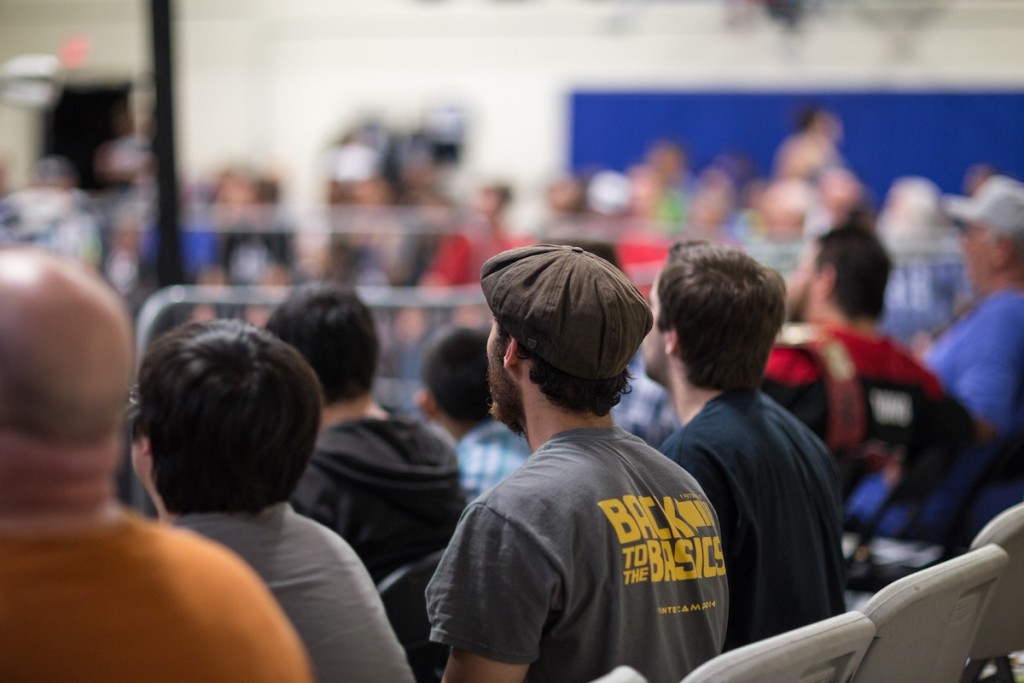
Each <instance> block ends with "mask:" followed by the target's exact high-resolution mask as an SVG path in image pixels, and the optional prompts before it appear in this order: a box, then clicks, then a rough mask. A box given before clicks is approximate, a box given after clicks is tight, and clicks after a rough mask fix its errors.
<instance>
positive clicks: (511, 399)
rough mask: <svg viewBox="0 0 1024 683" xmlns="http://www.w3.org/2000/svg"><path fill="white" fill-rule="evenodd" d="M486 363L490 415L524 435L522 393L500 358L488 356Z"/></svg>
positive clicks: (524, 417) (524, 418)
mask: <svg viewBox="0 0 1024 683" xmlns="http://www.w3.org/2000/svg"><path fill="white" fill-rule="evenodd" d="M488 361H489V362H488V363H487V386H488V387H490V390H491V410H490V413H491V417H493V418H494V419H495V420H497V421H498V422H501V423H503V424H504V425H505V426H507V427H508V428H509V429H511V430H512V431H513V433H515V434H518V435H520V436H525V435H526V413H525V411H524V410H523V395H522V393H521V392H520V391H519V387H517V386H516V385H515V384H514V383H513V382H512V380H511V379H510V378H509V376H508V371H507V370H506V369H505V367H504V365H502V362H501V358H500V357H498V358H495V357H493V356H490V357H489V358H488Z"/></svg>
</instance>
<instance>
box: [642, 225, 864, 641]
mask: <svg viewBox="0 0 1024 683" xmlns="http://www.w3.org/2000/svg"><path fill="white" fill-rule="evenodd" d="M651 305H652V308H653V312H654V319H655V328H654V329H653V330H652V331H651V333H650V334H649V335H648V337H647V339H646V340H645V341H644V347H643V348H644V361H645V363H646V367H647V373H648V374H649V375H650V376H651V377H652V378H653V379H655V380H656V381H658V382H660V383H661V384H663V385H664V386H665V387H666V388H667V389H668V391H669V394H670V396H671V397H672V403H673V405H674V407H675V409H676V413H677V414H678V415H679V419H680V422H681V423H682V427H680V428H679V429H678V430H676V431H675V432H674V433H673V434H672V435H671V436H670V437H669V438H668V439H667V440H666V441H665V443H664V444H663V445H662V447H661V450H662V452H663V453H665V454H666V455H667V456H668V457H669V458H671V459H672V460H674V461H675V462H677V463H679V464H680V465H682V466H683V467H684V468H685V469H686V470H687V471H689V472H690V474H692V475H693V476H694V478H696V479H697V481H698V482H699V483H700V485H701V486H702V487H703V488H704V491H705V492H706V494H707V496H708V499H709V500H710V501H711V504H712V505H713V506H714V508H715V510H716V512H717V513H718V518H719V521H720V523H721V529H722V546H723V550H724V552H725V560H726V566H727V567H728V568H729V569H728V574H727V576H728V579H729V592H730V596H731V599H730V604H729V626H728V631H727V633H726V640H725V647H726V649H730V648H735V647H739V646H741V645H745V644H747V643H751V642H754V641H757V640H761V639H763V638H767V637H769V636H773V635H776V634H778V633H782V632H783V631H787V630H791V629H793V628H797V627H799V626H803V625H806V624H809V623H812V622H814V621H819V620H821V619H825V618H827V617H830V616H833V615H835V614H839V613H840V612H842V611H844V609H845V606H844V603H843V590H844V587H845V577H844V564H843V556H842V549H841V546H840V539H841V535H842V504H841V502H840V493H839V480H838V474H837V472H836V467H835V463H834V461H833V458H832V456H831V455H830V454H829V452H828V451H827V450H826V448H825V445H824V444H823V443H822V442H821V441H820V440H819V439H818V438H817V437H816V436H815V435H814V434H813V433H812V432H811V431H810V430H809V429H808V428H807V427H805V426H804V425H803V424H802V423H801V422H799V421H798V420H797V419H796V418H795V417H793V416H792V415H791V414H790V413H788V412H787V411H786V410H785V409H783V408H782V407H781V406H779V404H777V403H776V402H775V401H773V400H772V399H771V398H769V397H768V396H766V395H765V394H763V393H762V392H761V391H760V390H759V387H760V385H761V381H762V377H763V375H764V368H765V363H766V362H767V359H768V353H769V351H770V350H771V347H772V343H773V341H774V339H775V336H776V334H777V333H778V331H779V328H780V327H781V326H782V321H783V317H784V309H785V284H784V283H783V280H782V277H781V276H780V275H779V274H778V273H777V272H775V271H773V270H771V269H769V268H766V267H765V266H762V265H761V264H759V263H758V262H757V261H755V260H754V259H753V258H751V257H749V256H747V255H746V254H744V253H743V252H741V251H739V250H737V249H733V248H728V247H724V246H721V245H717V244H712V243H708V242H686V243H680V244H676V245H675V246H674V247H673V248H672V250H671V251H670V252H669V256H668V260H667V262H666V264H665V266H664V267H663V268H662V270H661V272H660V273H659V274H658V278H657V281H656V283H655V287H654V289H653V290H652V293H651Z"/></svg>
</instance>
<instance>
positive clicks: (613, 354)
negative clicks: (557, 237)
mask: <svg viewBox="0 0 1024 683" xmlns="http://www.w3.org/2000/svg"><path fill="white" fill-rule="evenodd" d="M480 286H481V287H482V288H483V290H484V296H485V297H486V298H487V304H488V305H489V306H490V307H491V311H492V312H493V313H494V318H495V319H496V320H497V321H498V323H499V324H500V325H501V326H502V327H503V328H505V330H507V331H508V333H509V334H511V335H512V336H513V337H515V339H516V340H518V341H519V343H520V344H523V345H524V346H525V347H526V348H527V349H529V350H530V351H531V352H533V353H535V354H536V355H537V356H539V357H540V358H542V359H543V360H545V361H547V362H548V363H550V364H551V365H553V366H554V367H556V368H558V369H559V370H561V371H562V372H565V373H568V374H570V375H572V376H573V377H578V378H580V379H588V380H601V379H610V378H612V377H615V376H617V375H618V374H619V373H621V372H622V371H623V370H625V369H626V366H627V365H628V364H629V361H630V360H631V359H632V358H633V355H634V354H635V353H636V350H637V349H638V348H639V347H640V343H641V342H642V341H643V339H644V337H645V336H646V335H647V333H648V332H649V331H650V329H651V326H652V325H653V324H654V318H653V316H652V315H651V308H650V306H648V305H647V301H646V300H645V299H644V297H643V295H641V294H640V292H639V291H638V290H637V288H636V287H635V286H634V285H633V283H632V282H630V281H629V279H628V278H627V277H626V276H625V275H624V274H623V273H622V271H620V270H619V269H618V268H616V267H615V266H613V265H612V264H610V263H608V262H607V261H605V260H604V259H603V258H601V257H600V256H595V255H594V254H591V253H590V252H587V251H584V250H583V249H582V248H581V247H571V246H562V245H554V244H537V245H534V246H530V247H521V248H519V249H511V250H509V251H506V252H503V253H501V254H498V255H497V256H495V257H493V258H491V259H489V260H488V261H487V262H486V263H485V264H484V266H483V268H482V269H481V271H480Z"/></svg>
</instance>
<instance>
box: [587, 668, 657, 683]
mask: <svg viewBox="0 0 1024 683" xmlns="http://www.w3.org/2000/svg"><path fill="white" fill-rule="evenodd" d="M590 683H647V679H646V678H644V677H643V674H641V673H640V672H639V671H637V670H636V669H634V668H633V667H631V666H617V667H615V668H614V669H612V671H611V673H607V674H605V675H604V676H601V677H600V678H595V679H594V680H592V681H591V682H590Z"/></svg>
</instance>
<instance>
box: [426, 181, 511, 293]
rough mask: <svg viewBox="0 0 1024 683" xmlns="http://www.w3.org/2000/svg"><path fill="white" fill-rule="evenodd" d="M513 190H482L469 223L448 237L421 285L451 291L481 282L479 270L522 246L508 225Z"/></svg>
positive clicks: (494, 187)
mask: <svg viewBox="0 0 1024 683" xmlns="http://www.w3.org/2000/svg"><path fill="white" fill-rule="evenodd" d="M511 204H512V188H511V187H509V186H508V185H505V184H503V183H490V184H486V185H483V186H482V187H480V188H479V189H478V190H477V192H476V194H475V195H474V198H473V201H472V203H471V205H470V208H469V213H468V215H467V220H466V223H465V224H463V225H461V226H459V227H458V228H457V231H456V232H454V233H452V234H449V235H445V236H444V237H442V238H441V241H440V242H439V244H438V247H437V252H436V253H435V254H434V258H433V261H432V263H431V265H430V267H429V268H428V269H427V272H426V273H424V275H423V277H422V278H420V285H421V286H427V287H438V286H440V287H450V286H453V285H470V284H473V283H476V282H479V281H480V267H481V266H482V265H483V264H484V261H486V260H487V259H489V258H490V257H491V256H494V255H495V254H497V253H500V252H502V251H505V250H506V249H510V248H512V247H514V246H517V245H519V244H522V243H523V242H524V241H525V240H523V239H521V238H518V237H516V236H515V233H514V231H513V230H512V228H511V226H510V225H509V223H508V210H509V207H510V206H511Z"/></svg>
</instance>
